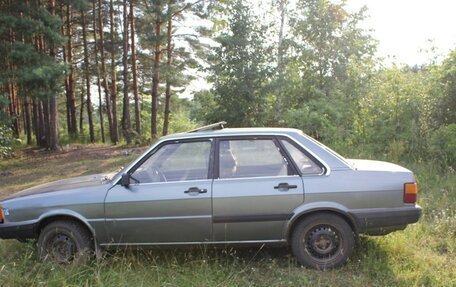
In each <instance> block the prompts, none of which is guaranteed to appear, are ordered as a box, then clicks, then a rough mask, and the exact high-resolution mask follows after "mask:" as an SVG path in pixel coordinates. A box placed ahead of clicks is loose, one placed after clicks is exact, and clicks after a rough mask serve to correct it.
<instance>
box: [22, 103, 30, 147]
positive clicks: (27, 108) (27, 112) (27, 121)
mask: <svg viewBox="0 0 456 287" xmlns="http://www.w3.org/2000/svg"><path fill="white" fill-rule="evenodd" d="M23 109H24V114H25V119H24V127H25V128H24V130H25V134H26V135H27V145H31V144H32V120H31V117H30V100H29V98H28V97H25V99H24V107H23Z"/></svg>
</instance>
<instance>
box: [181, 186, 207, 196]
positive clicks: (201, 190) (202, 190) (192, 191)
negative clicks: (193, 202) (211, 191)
mask: <svg viewBox="0 0 456 287" xmlns="http://www.w3.org/2000/svg"><path fill="white" fill-rule="evenodd" d="M206 192H207V189H205V188H199V187H190V188H189V189H187V190H186V191H184V193H190V194H196V193H206Z"/></svg>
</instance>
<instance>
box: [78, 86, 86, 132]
mask: <svg viewBox="0 0 456 287" xmlns="http://www.w3.org/2000/svg"><path fill="white" fill-rule="evenodd" d="M84 95H85V89H84V85H82V88H81V97H80V101H81V105H80V106H79V130H80V131H81V134H84Z"/></svg>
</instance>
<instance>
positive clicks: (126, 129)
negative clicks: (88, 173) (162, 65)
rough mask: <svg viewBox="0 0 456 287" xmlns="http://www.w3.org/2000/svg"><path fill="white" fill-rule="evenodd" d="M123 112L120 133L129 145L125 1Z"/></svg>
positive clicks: (124, 1) (124, 14) (125, 10)
mask: <svg viewBox="0 0 456 287" xmlns="http://www.w3.org/2000/svg"><path fill="white" fill-rule="evenodd" d="M123 24H124V25H123V29H124V31H123V39H122V42H123V54H122V64H123V82H124V86H123V109H122V110H123V112H122V132H123V135H124V137H125V140H126V142H127V145H129V144H131V133H130V132H131V131H130V129H131V119H130V100H129V98H128V10H127V0H123Z"/></svg>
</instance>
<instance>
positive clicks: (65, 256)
mask: <svg viewBox="0 0 456 287" xmlns="http://www.w3.org/2000/svg"><path fill="white" fill-rule="evenodd" d="M47 249H48V251H49V255H50V256H51V257H52V258H53V259H55V260H56V261H58V262H68V261H71V260H72V259H73V257H74V255H75V254H76V244H75V243H74V241H73V240H72V239H71V238H70V237H69V236H68V235H66V234H56V235H55V236H54V237H53V238H52V239H51V240H50V241H49V244H48V248H47Z"/></svg>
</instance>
